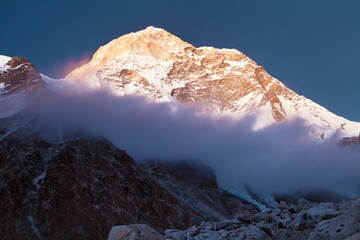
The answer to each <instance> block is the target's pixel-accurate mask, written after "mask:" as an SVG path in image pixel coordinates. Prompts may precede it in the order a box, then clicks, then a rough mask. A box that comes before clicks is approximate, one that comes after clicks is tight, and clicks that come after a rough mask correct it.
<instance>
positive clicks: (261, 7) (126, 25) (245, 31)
mask: <svg viewBox="0 0 360 240" xmlns="http://www.w3.org/2000/svg"><path fill="white" fill-rule="evenodd" d="M0 10H1V19H2V20H1V23H0V54H4V55H9V56H14V55H19V56H26V57H28V58H29V59H30V60H31V61H32V62H33V63H34V64H35V65H36V66H37V68H38V69H39V70H40V71H41V72H43V73H45V74H47V75H50V76H52V77H60V75H62V74H64V73H63V71H62V70H61V69H63V68H64V65H66V63H67V62H76V61H78V60H80V59H83V58H84V57H86V56H90V55H91V54H92V53H93V52H95V51H96V50H97V49H98V47H99V46H100V45H104V44H106V43H107V42H109V41H110V40H112V39H114V38H117V37H119V36H121V35H123V34H126V33H129V32H134V31H137V30H140V29H143V28H145V27H147V26H149V25H153V26H157V27H162V28H165V29H166V30H168V31H169V32H171V33H173V34H175V35H177V36H179V37H180V38H182V39H183V40H186V41H187V42H189V43H191V44H193V45H195V46H204V45H208V46H214V47H218V48H236V49H238V50H240V51H242V52H243V53H245V54H246V55H248V56H249V57H251V58H252V59H253V60H255V61H256V62H257V63H258V64H260V65H263V66H264V67H265V69H266V70H267V71H268V72H269V73H270V74H271V75H273V76H274V77H276V78H278V79H279V80H281V81H282V82H283V83H284V84H286V85H287V86H288V87H290V88H291V89H293V90H295V91H296V92H298V93H299V94H302V95H305V96H306V97H308V98H310V99H312V100H314V101H315V102H317V103H319V104H321V105H323V106H324V107H326V108H328V109H329V110H330V111H332V112H334V113H336V114H338V115H341V116H344V117H346V118H349V119H350V120H356V121H360V110H359V107H358V104H359V103H360V77H359V73H358V72H359V71H358V70H359V62H360V61H359V59H360V12H359V11H360V1H357V0H347V1H332V0H316V1H314V0H301V1H295V0H282V1H280V0H274V1H270V0H247V1H242V0H224V1H212V0H206V1H205V0H204V1H203V0H189V1H187V0H181V1H175V0H173V1H170V0H152V1H150V0H143V1H140V0H129V1H126V0H103V1H100V0H84V1H80V0H72V1H70V0H69V1H67V0H52V1H48V0H47V1H41V0H37V1H28V0H22V1H20V0H11V1H5V0H0Z"/></svg>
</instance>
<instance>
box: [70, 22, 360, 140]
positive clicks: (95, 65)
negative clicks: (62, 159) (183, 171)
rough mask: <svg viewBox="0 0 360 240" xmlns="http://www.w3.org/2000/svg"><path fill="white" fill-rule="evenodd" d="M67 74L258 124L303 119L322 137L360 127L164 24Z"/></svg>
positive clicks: (231, 54) (237, 56)
mask: <svg viewBox="0 0 360 240" xmlns="http://www.w3.org/2000/svg"><path fill="white" fill-rule="evenodd" d="M67 77H68V78H72V79H74V80H75V81H82V82H83V83H84V84H88V85H90V86H92V87H94V88H100V87H108V88H110V89H112V90H113V91H114V92H115V93H116V94H119V95H127V94H137V95H143V96H146V97H148V98H149V99H151V100H153V101H168V102H172V101H180V102H183V103H187V104H197V105H200V106H203V107H204V109H206V110H210V111H215V112H217V113H220V114H227V115H231V116H234V117H244V116H249V115H254V116H255V120H256V121H255V124H254V128H255V129H257V128H262V127H266V126H267V125H269V124H272V123H274V122H282V121H285V120H289V119H293V118H301V119H303V120H304V121H305V122H306V123H307V124H309V126H310V127H309V131H310V132H311V133H312V134H314V135H315V136H316V137H318V138H327V137H329V136H330V135H331V134H332V133H334V132H335V131H339V132H340V133H342V134H344V135H350V136H351V135H354V134H356V135H357V134H358V132H360V124H359V123H354V122H350V121H348V120H346V119H344V118H341V117H338V116H336V115H335V114H333V113H331V112H329V111H327V110H326V109H325V108H323V107H321V106H319V105H318V104H316V103H314V102H312V101H311V100H308V99H306V98H305V97H303V96H300V95H298V94H296V93H295V92H293V91H292V90H290V89H289V88H287V87H286V86H285V85H284V84H282V83H281V82H280V81H279V80H277V79H275V78H273V77H272V76H271V75H269V74H268V73H267V72H266V70H265V69H264V68H263V67H261V66H259V65H257V64H256V62H254V61H253V60H251V59H250V58H249V57H247V56H246V55H245V54H243V53H241V52H239V51H237V50H234V49H216V48H212V47H199V48H196V47H194V46H192V45H191V44H189V43H187V42H184V41H182V40H181V39H179V38H178V37H176V36H174V35H172V34H170V33H168V32H167V31H165V30H164V29H160V28H155V27H148V28H146V29H145V30H142V31H139V32H136V33H130V34H127V35H124V36H122V37H120V38H118V39H115V40H113V41H111V42H110V43H108V44H106V45H105V46H102V47H100V48H99V50H98V51H96V53H95V54H94V56H93V58H92V60H91V61H90V62H89V63H88V64H85V65H83V66H81V67H79V68H77V69H75V70H74V71H72V72H71V73H69V74H68V76H67Z"/></svg>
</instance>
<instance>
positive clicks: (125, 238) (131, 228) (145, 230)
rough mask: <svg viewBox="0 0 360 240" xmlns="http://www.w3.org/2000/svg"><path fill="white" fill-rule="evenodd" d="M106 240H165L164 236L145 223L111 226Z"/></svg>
mask: <svg viewBox="0 0 360 240" xmlns="http://www.w3.org/2000/svg"><path fill="white" fill-rule="evenodd" d="M108 240H165V237H164V236H162V235H161V234H160V233H159V232H157V231H156V230H155V229H152V228H151V227H149V226H147V225H145V224H133V225H123V226H115V227H112V228H111V231H110V233H109V237H108Z"/></svg>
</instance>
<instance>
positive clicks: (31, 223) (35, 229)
mask: <svg viewBox="0 0 360 240" xmlns="http://www.w3.org/2000/svg"><path fill="white" fill-rule="evenodd" d="M27 219H28V221H29V223H30V226H31V231H32V233H33V234H34V235H35V236H36V239H38V240H41V239H43V238H42V237H41V235H40V231H39V229H38V228H37V227H36V224H35V221H34V217H33V216H31V215H29V216H28V217H27Z"/></svg>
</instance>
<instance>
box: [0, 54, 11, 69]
mask: <svg viewBox="0 0 360 240" xmlns="http://www.w3.org/2000/svg"><path fill="white" fill-rule="evenodd" d="M10 60H11V57H8V56H5V55H0V67H2V66H4V65H5V64H7V63H8V62H9V61H10Z"/></svg>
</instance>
